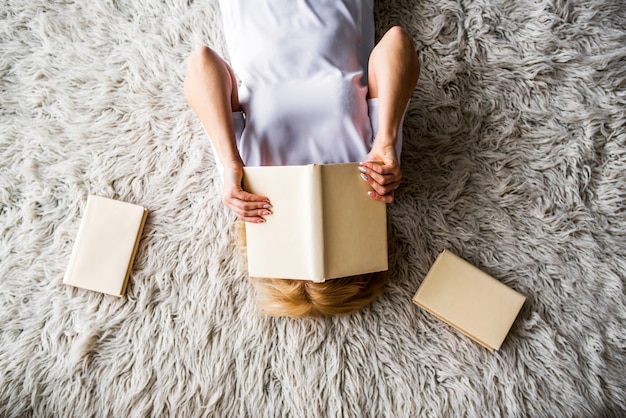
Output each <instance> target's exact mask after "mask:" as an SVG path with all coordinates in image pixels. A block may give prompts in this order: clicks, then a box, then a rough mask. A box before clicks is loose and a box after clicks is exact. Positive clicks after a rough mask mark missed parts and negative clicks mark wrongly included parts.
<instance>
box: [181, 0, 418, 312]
mask: <svg viewBox="0 0 626 418" xmlns="http://www.w3.org/2000/svg"><path fill="white" fill-rule="evenodd" d="M219 4H220V9H221V14H222V23H223V27H224V31H225V37H226V43H227V47H228V52H229V55H230V59H231V62H232V67H231V66H230V65H229V64H228V63H227V62H226V61H225V60H224V59H223V58H222V57H220V56H219V55H218V54H217V53H216V52H215V51H213V50H212V49H210V48H209V47H206V46H204V47H201V48H199V49H197V50H195V51H194V52H193V53H192V54H191V56H190V57H189V61H188V68H187V74H186V78H185V83H184V91H185V96H186V98H187V100H188V102H189V105H190V106H191V108H192V109H193V110H194V112H195V113H196V115H197V116H198V118H199V120H200V122H201V123H202V126H203V127H204V129H205V131H206V133H207V134H208V136H209V138H210V143H211V145H212V148H213V151H214V154H215V156H216V164H217V169H218V170H219V172H220V174H221V177H222V178H223V195H222V201H223V204H224V205H225V206H226V207H227V208H228V209H230V210H231V211H233V212H234V213H235V215H236V216H237V217H238V219H239V220H240V221H242V225H243V223H244V222H255V223H261V222H264V221H265V218H266V217H268V216H272V212H271V196H260V195H255V194H252V193H249V192H247V191H245V190H244V189H243V187H242V179H243V167H244V166H271V165H305V164H331V163H344V162H360V164H359V172H357V173H355V175H360V176H361V177H362V179H363V181H365V182H367V183H368V184H369V185H370V187H371V189H372V191H370V192H369V195H370V197H371V198H372V199H375V200H378V201H381V202H384V203H391V202H393V199H394V192H395V190H396V189H397V188H398V187H399V185H400V182H401V178H402V172H401V169H400V153H401V150H402V123H403V119H404V113H405V110H406V107H407V104H408V101H409V99H410V97H411V95H412V92H413V90H414V88H415V85H416V83H417V80H418V78H419V72H420V65H419V60H418V57H417V54H416V52H415V47H414V44H413V40H412V39H411V36H410V35H409V34H408V33H407V32H406V31H405V30H404V29H402V28H400V27H398V26H395V27H392V28H390V29H389V30H387V31H386V32H385V34H384V35H383V36H382V38H381V39H380V41H379V42H378V43H377V44H376V45H375V44H374V12H373V0H364V1H362V0H333V1H317V2H300V1H278V2H277V1H271V0H221V1H220V3H219ZM237 80H239V81H240V83H238V81H237ZM387 277H388V275H387V273H386V272H380V273H370V274H365V275H360V276H352V277H345V278H339V279H333V280H328V281H326V282H323V283H315V282H311V281H308V280H298V279H297V278H294V279H272V278H251V279H250V280H251V282H252V284H253V286H254V287H255V289H256V294H257V306H258V307H259V310H260V311H261V312H263V313H265V314H267V315H273V316H295V317H305V316H313V317H314V316H326V315H340V314H349V313H352V312H355V311H357V310H359V309H361V308H363V307H364V306H366V305H368V304H369V303H371V302H372V301H373V300H374V299H376V298H377V297H378V296H379V295H380V294H381V293H382V292H383V290H384V286H385V284H386V282H387Z"/></svg>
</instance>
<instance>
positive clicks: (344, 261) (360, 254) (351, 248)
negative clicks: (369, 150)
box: [321, 163, 388, 279]
mask: <svg viewBox="0 0 626 418" xmlns="http://www.w3.org/2000/svg"><path fill="white" fill-rule="evenodd" d="M358 166H359V164H358V163H347V164H327V165H323V166H321V167H322V190H323V191H322V196H323V211H324V257H325V272H326V274H325V277H326V278H327V279H331V278H339V277H346V276H353V275H356V274H364V273H371V272H376V271H384V270H387V269H388V255H387V207H386V205H385V204H384V203H381V202H377V201H375V200H374V199H372V198H371V197H369V196H368V195H367V192H368V191H369V190H370V187H369V185H368V184H367V183H365V182H364V181H363V179H361V177H360V176H359V174H360V173H359V170H358Z"/></svg>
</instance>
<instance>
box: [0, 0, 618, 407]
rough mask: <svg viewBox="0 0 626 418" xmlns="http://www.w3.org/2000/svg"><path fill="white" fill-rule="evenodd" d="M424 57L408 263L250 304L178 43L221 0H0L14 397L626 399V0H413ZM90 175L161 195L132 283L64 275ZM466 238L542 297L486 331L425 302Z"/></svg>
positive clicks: (3, 331)
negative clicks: (302, 311)
mask: <svg viewBox="0 0 626 418" xmlns="http://www.w3.org/2000/svg"><path fill="white" fill-rule="evenodd" d="M376 18H377V34H378V36H380V35H382V33H384V31H385V30H386V29H388V28H389V27H390V26H392V25H401V26H403V27H405V28H406V29H407V30H408V31H409V32H410V33H411V35H412V36H413V38H414V40H415V43H416V48H417V50H418V52H419V55H420V59H421V62H422V64H423V67H422V74H421V78H420V82H419V84H418V87H417V89H416V90H415V93H414V95H413V99H412V102H411V105H410V107H409V111H408V114H407V117H406V122H405V127H404V132H405V149H404V151H405V152H404V155H403V160H402V164H403V170H404V180H403V184H402V187H401V188H400V189H399V190H398V193H397V201H396V202H395V203H393V204H392V205H390V206H389V218H390V225H391V228H390V231H391V235H392V237H391V242H392V250H393V251H392V255H391V262H392V269H391V282H390V284H389V286H388V287H387V289H386V292H385V294H384V295H383V296H381V297H380V298H379V299H378V300H377V301H376V302H374V303H373V304H372V305H371V306H369V307H368V308H366V309H364V310H363V311H362V312H359V313H357V314H354V315H350V316H346V317H336V318H327V319H318V320H315V319H304V320H303V319H298V320H295V319H285V318H278V319H272V318H267V317H263V316H261V315H260V314H258V313H257V311H256V308H255V305H254V294H253V289H252V288H251V285H250V283H249V282H248V281H247V278H246V272H245V260H243V259H242V257H241V255H240V254H239V253H238V252H237V251H236V250H235V247H234V245H233V238H234V227H233V223H234V222H233V221H234V216H233V215H232V214H231V213H230V212H228V211H227V210H226V209H224V208H223V206H222V205H221V195H220V182H219V179H218V174H217V172H216V169H215V162H214V158H213V156H212V154H211V149H210V144H209V143H208V139H207V137H206V136H205V134H204V132H203V130H202V127H201V125H200V123H199V122H198V120H197V118H196V117H195V115H194V114H193V112H192V111H191V110H190V109H189V108H188V106H187V104H186V101H185V98H184V96H183V91H182V83H183V78H184V74H185V69H186V59H187V57H188V55H189V53H190V52H191V51H193V50H194V49H195V48H196V47H198V46H200V45H203V44H207V45H210V46H211V47H213V48H214V49H216V50H217V51H220V52H224V47H225V44H224V38H223V34H222V27H221V23H220V19H219V9H218V6H217V4H216V1H215V0H213V1H199V2H196V1H192V0H189V1H184V0H142V1H132V0H115V1H113V0H92V1H84V2H74V1H71V0H68V1H61V0H55V1H48V0H46V1H44V0H31V1H12V0H2V1H0V416H3V417H18V416H20V417H21V416H39V417H47V416H50V417H52V416H55V417H61V416H77V417H78V416H80V417H87V416H113V417H123V416H155V417H156V416H178V417H195V416H226V417H239V416H252V417H256V416H259V417H275V416H302V417H305V416H312V417H317V416H332V417H334V416H350V417H364V416H376V417H378V416H390V417H407V416H433V417H440V416H446V417H447V416H471V417H479V416H480V417H485V416H489V417H498V416H506V417H511V416H532V417H559V416H568V417H570V416H580V417H595V416H619V415H621V414H623V413H624V412H625V411H626V378H625V376H626V354H625V353H626V338H625V332H626V308H625V299H626V297H625V291H624V285H625V280H626V273H625V272H626V6H625V5H624V3H623V2H622V1H621V0H594V1H590V0H589V1H565V0H496V1H486V0H480V1H456V0H437V1H434V0H420V1H410V0H395V1H379V2H377V5H376ZM89 193H92V194H97V195H101V196H105V197H112V198H117V199H121V200H125V201H129V202H134V203H138V204H141V205H143V206H146V207H147V208H149V210H150V215H149V218H148V221H147V224H146V228H145V231H144V235H143V238H142V241H141V245H140V248H139V252H138V255H137V259H136V263H135V267H134V270H133V272H132V276H131V279H130V282H129V286H128V289H127V293H126V295H125V296H124V297H123V298H119V299H118V298H114V297H109V296H105V295H101V294H97V293H93V292H88V291H83V290H79V289H75V288H71V287H68V286H64V285H63V284H62V283H61V281H62V278H63V274H64V271H65V268H66V266H67V262H68V259H69V255H70V252H71V249H72V245H73V242H74V238H75V234H76V231H77V228H78V225H79V222H80V217H81V214H82V211H83V209H84V205H85V202H86V198H87V195H88V194H89ZM444 248H448V249H451V250H452V251H454V252H455V253H457V254H459V255H460V256H462V257H463V258H465V259H467V260H468V261H470V262H471V263H473V264H475V265H476V266H478V267H480V268H481V269H483V270H484V271H486V272H488V273H489V274H491V275H492V276H494V277H496V278H497V279H498V280H500V281H502V282H503V283H505V284H507V285H508V286H510V287H512V288H514V289H516V290H518V291H519V292H521V293H523V294H524V295H526V296H527V297H528V299H527V303H526V304H525V305H524V307H523V309H522V311H521V313H520V315H519V317H518V319H517V321H516V322H515V324H514V326H513V328H512V330H511V333H510V334H509V336H508V338H507V340H506V341H505V343H504V345H503V347H502V349H501V350H500V351H498V352H495V353H491V352H489V351H487V350H486V349H484V348H482V347H481V346H479V345H478V344H476V343H474V342H472V341H471V340H469V339H468V338H466V337H465V336H463V335H461V334H459V333H458V332H456V331H454V330H453V329H452V328H450V327H449V326H447V325H445V324H443V323H442V322H440V321H439V320H437V319H436V318H434V317H433V316H431V315H430V314H428V313H426V312H424V311H422V310H420V309H419V308H418V307H417V306H415V305H413V304H412V303H411V297H412V296H413V294H414V293H415V291H416V290H417V288H418V286H419V284H420V283H421V281H422V280H423V278H424V275H425V274H426V272H427V271H428V269H429V267H430V265H431V264H432V262H433V261H434V259H435V257H436V256H437V254H438V253H439V251H441V250H442V249H444Z"/></svg>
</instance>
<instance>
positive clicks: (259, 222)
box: [256, 219, 265, 224]
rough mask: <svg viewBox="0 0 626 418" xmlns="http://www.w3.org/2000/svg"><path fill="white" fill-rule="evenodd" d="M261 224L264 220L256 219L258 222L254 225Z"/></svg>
mask: <svg viewBox="0 0 626 418" xmlns="http://www.w3.org/2000/svg"><path fill="white" fill-rule="evenodd" d="M263 222H265V219H258V220H257V221H256V223H258V224H262V223H263Z"/></svg>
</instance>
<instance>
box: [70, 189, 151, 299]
mask: <svg viewBox="0 0 626 418" xmlns="http://www.w3.org/2000/svg"><path fill="white" fill-rule="evenodd" d="M147 214H148V210H147V209H145V208H143V207H141V206H138V205H134V204H131V203H126V202H121V201H119V200H113V199H107V198H104V197H99V196H92V195H90V196H89V197H88V198H87V205H86V206H85V210H84V212H83V216H82V219H81V222H80V226H79V227H78V233H77V235H76V241H75V242H74V247H73V248H72V254H71V255H70V261H69V264H68V266H67V270H66V272H65V277H64V278H63V283H65V284H68V285H71V286H76V287H80V288H83V289H88V290H93V291H96V292H102V293H107V294H109V295H113V296H122V295H123V294H124V291H125V290H126V283H127V282H128V276H129V274H130V271H131V268H132V265H133V260H134V258H135V254H136V252H137V246H138V244H139V239H140V237H141V232H142V231H143V226H144V224H145V221H146V216H147Z"/></svg>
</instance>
